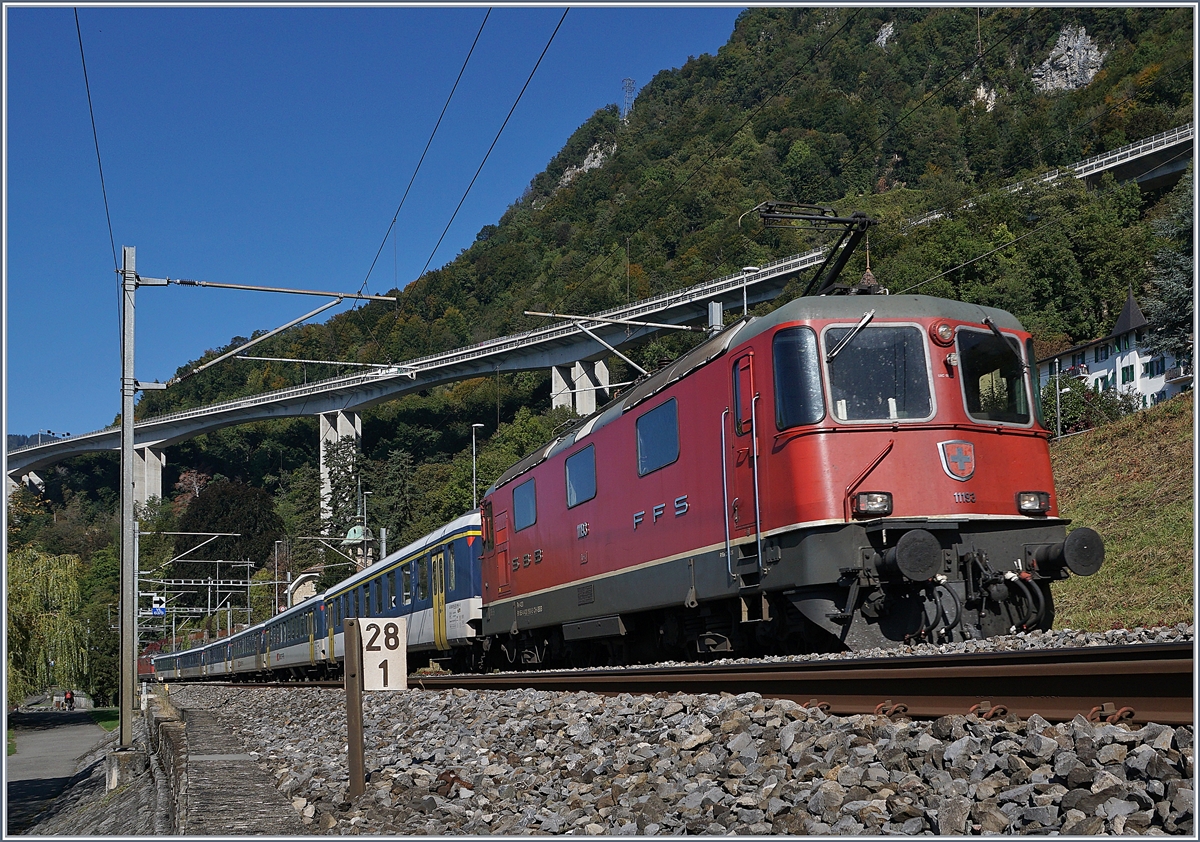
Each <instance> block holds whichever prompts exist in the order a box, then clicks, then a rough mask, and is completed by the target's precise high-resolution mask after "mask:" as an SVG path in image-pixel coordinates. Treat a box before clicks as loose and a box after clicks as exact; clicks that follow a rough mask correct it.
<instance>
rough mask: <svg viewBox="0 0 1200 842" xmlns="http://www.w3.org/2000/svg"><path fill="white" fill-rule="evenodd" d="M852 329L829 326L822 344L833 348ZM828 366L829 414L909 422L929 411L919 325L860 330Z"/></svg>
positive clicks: (923, 342) (924, 417)
mask: <svg viewBox="0 0 1200 842" xmlns="http://www.w3.org/2000/svg"><path fill="white" fill-rule="evenodd" d="M851 330H853V328H850V327H833V328H829V329H828V330H827V331H826V332H825V345H826V347H827V348H837V346H838V343H839V342H841V341H842V340H843V339H845V338H846V336H847V335H848V334H849V333H850V332H851ZM827 353H828V352H827ZM828 368H829V392H830V398H831V399H832V402H833V413H834V416H835V417H836V418H837V419H838V420H839V421H896V420H909V421H911V420H918V419H926V418H928V417H929V416H930V415H932V414H933V409H932V402H931V399H930V390H929V367H928V365H927V364H926V361H925V337H924V334H923V333H922V332H921V330H920V329H919V328H916V327H893V326H884V327H867V328H864V329H862V330H859V331H858V333H857V334H855V335H854V336H853V337H851V338H850V341H849V342H847V343H846V345H845V346H844V347H842V348H841V350H840V351H838V353H837V356H835V357H834V358H833V359H831V360H829V362H828Z"/></svg>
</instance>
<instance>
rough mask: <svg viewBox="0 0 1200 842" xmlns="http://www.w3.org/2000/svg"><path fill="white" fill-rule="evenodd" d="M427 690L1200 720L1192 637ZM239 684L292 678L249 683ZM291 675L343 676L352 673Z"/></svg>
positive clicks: (472, 679) (446, 678) (494, 678)
mask: <svg viewBox="0 0 1200 842" xmlns="http://www.w3.org/2000/svg"><path fill="white" fill-rule="evenodd" d="M408 680H409V687H410V688H420V689H424V690H447V689H453V688H465V689H472V690H501V691H502V690H513V689H537V690H552V691H559V692H577V691H586V692H589V693H599V694H602V695H610V696H611V695H617V694H620V693H647V694H654V693H732V694H735V695H736V694H738V693H746V692H755V693H760V694H761V695H763V696H765V697H768V698H782V699H791V700H792V701H795V702H798V703H800V704H804V705H813V704H817V705H820V706H821V708H822V709H823V710H826V711H827V712H829V713H833V714H838V715H851V714H858V713H880V714H885V715H889V716H892V717H898V716H902V715H903V716H908V717H912V718H922V719H926V718H936V717H939V716H945V715H947V714H956V713H957V714H965V713H969V712H975V713H978V714H979V715H980V716H984V717H987V718H996V717H999V718H1003V717H1004V716H1006V715H1008V714H1013V715H1016V716H1017V717H1020V718H1022V719H1025V718H1027V717H1029V716H1032V715H1033V714H1035V713H1036V714H1039V715H1041V716H1042V717H1044V718H1045V719H1047V720H1049V721H1051V722H1059V721H1068V720H1071V719H1073V718H1074V717H1075V716H1076V715H1080V714H1082V715H1083V716H1085V717H1087V718H1089V719H1092V720H1093V721H1101V720H1108V721H1112V722H1118V721H1128V722H1134V723H1142V722H1157V723H1160V724H1164V725H1185V724H1191V723H1193V722H1194V719H1195V717H1194V697H1193V683H1194V667H1193V644H1192V643H1190V642H1189V643H1163V644H1137V645H1125V646H1097V647H1083V648H1073V649H1034V650H1023V651H1018V652H981V653H976V654H972V655H961V654H954V655H917V656H911V657H897V658H853V659H851V658H846V659H837V660H821V661H772V662H748V663H735V664H689V665H682V666H644V667H623V668H604V669H591V670H550V671H529V672H506V673H491V674H486V675H476V674H444V675H422V674H412V675H410V676H409V679H408ZM234 686H238V687H250V686H280V685H277V684H273V685H254V684H244V683H243V684H237V685H234ZM284 686H290V687H296V686H309V687H312V686H319V687H340V686H342V683H341V682H340V681H315V682H305V683H303V684H300V683H296V682H289V683H287V684H285V685H284Z"/></svg>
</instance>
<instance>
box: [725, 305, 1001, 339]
mask: <svg viewBox="0 0 1200 842" xmlns="http://www.w3.org/2000/svg"><path fill="white" fill-rule="evenodd" d="M868 310H874V311H875V318H876V319H933V318H938V317H941V318H944V319H952V320H954V321H961V322H976V323H977V324H981V325H982V324H983V318H984V316H987V317H988V318H990V319H991V320H992V321H993V322H994V323H995V325H996V327H998V328H1007V329H1009V330H1024V328H1023V327H1021V323H1020V322H1019V321H1017V318H1016V316H1014V315H1013V314H1012V313H1010V312H1008V311H1007V310H1001V309H999V308H997V307H984V306H983V305H981V304H968V303H967V302H965V301H953V300H951V299H949V298H937V297H935V296H932V295H820V296H808V297H806V298H795V299H793V300H791V301H789V302H788V303H787V304H784V305H783V306H782V307H780V308H779V309H777V310H775V311H773V312H771V313H768V314H767V315H765V316H763V317H761V318H757V319H754V320H753V321H752V322H751V323H750V324H749V325H748V326H747V327H746V330H745V331H744V332H743V333H742V334H741V335H740V336H739V337H738V338H739V339H741V340H743V341H745V340H747V339H750V338H752V337H755V336H758V335H759V334H760V333H762V332H763V331H766V330H770V329H771V328H773V327H776V326H777V325H780V324H783V323H784V322H793V321H806V320H809V319H845V320H847V321H858V320H859V319H861V318H862V315H863V313H865V312H867V311H868Z"/></svg>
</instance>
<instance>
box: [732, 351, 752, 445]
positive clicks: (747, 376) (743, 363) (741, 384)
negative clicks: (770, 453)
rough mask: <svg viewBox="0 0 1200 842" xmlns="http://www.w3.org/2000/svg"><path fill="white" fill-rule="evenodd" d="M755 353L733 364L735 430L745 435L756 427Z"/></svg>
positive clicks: (738, 433)
mask: <svg viewBox="0 0 1200 842" xmlns="http://www.w3.org/2000/svg"><path fill="white" fill-rule="evenodd" d="M753 360H754V356H753V354H747V355H746V356H744V357H742V358H741V359H739V360H738V361H737V362H735V363H734V364H733V410H734V416H733V431H734V432H735V433H736V434H737V435H739V436H744V435H746V434H747V433H749V432H750V431H751V430H753V429H754V419H753V415H754V375H753V369H752V368H751V363H752V362H753Z"/></svg>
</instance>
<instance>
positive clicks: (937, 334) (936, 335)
mask: <svg viewBox="0 0 1200 842" xmlns="http://www.w3.org/2000/svg"><path fill="white" fill-rule="evenodd" d="M929 336H930V338H931V339H933V341H934V342H936V343H937V344H939V345H942V346H944V347H949V346H950V345H952V344H954V328H953V327H951V326H950V324H949V323H948V322H938V323H937V324H934V325H931V326H930V328H929Z"/></svg>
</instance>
